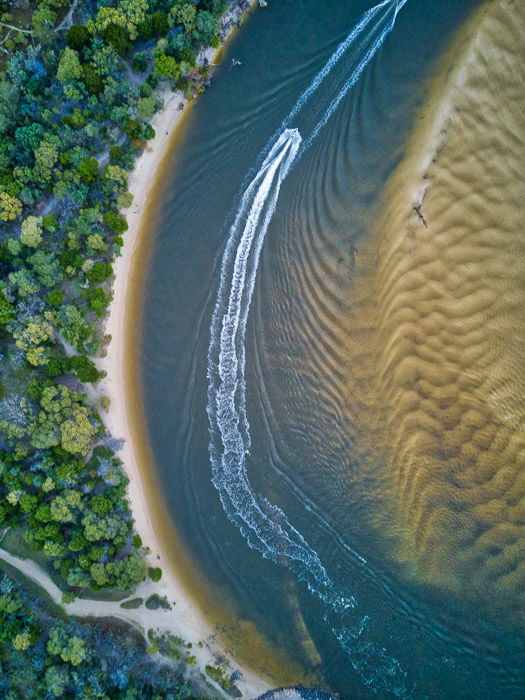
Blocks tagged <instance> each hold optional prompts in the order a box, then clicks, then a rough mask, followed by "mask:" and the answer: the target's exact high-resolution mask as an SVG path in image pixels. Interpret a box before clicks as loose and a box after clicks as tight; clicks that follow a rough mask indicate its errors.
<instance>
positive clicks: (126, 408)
mask: <svg viewBox="0 0 525 700" xmlns="http://www.w3.org/2000/svg"><path fill="white" fill-rule="evenodd" d="M255 4H256V0H250V2H249V6H248V8H245V9H244V10H240V8H239V6H238V5H235V6H234V7H233V8H232V9H230V10H229V11H227V13H226V16H225V17H226V23H228V22H229V26H227V28H226V30H225V36H223V42H222V44H221V46H220V47H219V48H217V49H210V48H208V49H206V50H204V51H202V52H201V54H200V55H199V59H198V63H202V62H203V61H204V60H205V59H206V60H207V61H208V62H209V64H212V63H215V61H216V60H217V59H218V57H219V56H220V55H221V53H222V51H223V50H224V48H225V45H226V43H227V42H228V41H229V40H230V38H231V37H232V36H233V34H234V33H235V29H236V25H237V21H238V20H239V19H240V18H241V17H245V16H246V14H247V12H249V11H250V10H251V9H252V8H253V6H254V5H255ZM223 26H224V25H223ZM221 33H222V32H221ZM212 74H213V69H212V71H211V75H212ZM163 97H164V98H165V102H164V106H163V108H162V109H161V110H160V111H159V112H157V114H155V115H154V117H153V119H152V121H151V124H152V126H153V128H154V129H155V133H156V135H155V137H154V138H153V139H152V140H151V141H149V142H148V144H147V146H146V148H145V149H144V151H143V152H142V153H141V154H140V156H139V157H138V158H137V160H136V162H135V167H134V169H133V170H132V171H131V173H130V175H129V186H128V189H129V191H130V192H131V193H132V194H133V203H132V205H131V207H130V208H129V210H128V212H127V213H126V212H124V213H125V214H126V219H127V222H128V230H127V231H126V232H125V234H124V238H125V244H124V246H123V249H122V255H121V256H120V257H118V258H116V260H115V263H114V281H113V285H112V301H111V303H110V306H109V308H108V313H107V316H106V320H105V334H106V335H108V336H110V337H111V340H110V342H109V344H108V347H107V354H106V356H105V357H103V358H99V359H98V361H97V365H98V367H99V368H100V369H101V370H105V371H106V372H107V376H106V377H105V378H104V379H102V380H101V381H100V382H99V385H98V387H97V389H98V391H97V393H99V394H100V395H106V396H108V397H109V398H110V402H111V403H110V407H109V409H108V411H107V412H106V413H105V414H104V415H103V420H104V424H105V426H106V428H107V429H108V431H109V432H110V433H111V435H112V437H114V438H116V439H117V440H122V439H123V440H124V444H123V445H122V447H121V448H120V449H119V450H118V452H117V454H118V457H119V458H120V459H121V460H122V462H123V469H124V471H125V473H126V475H127V476H128V478H129V484H128V498H129V502H130V506H131V510H132V514H133V518H134V521H135V528H136V531H137V532H138V533H139V534H140V536H141V538H142V543H143V546H144V547H147V548H149V550H150V552H151V553H150V554H148V555H147V557H146V561H147V564H148V566H152V567H153V566H155V567H156V566H160V568H161V569H162V578H161V580H160V582H158V583H154V582H152V581H151V580H149V579H147V580H146V581H145V582H144V583H142V584H140V586H139V587H138V588H137V590H136V591H135V592H134V594H133V595H136V596H140V597H143V598H146V597H148V596H149V595H151V594H152V593H158V594H159V595H161V596H163V595H165V596H166V597H167V598H168V600H169V602H170V603H171V604H172V610H169V611H164V613H163V615H162V620H163V621H164V624H163V625H162V627H163V629H164V630H165V631H168V630H169V631H170V632H171V633H173V634H176V635H177V636H180V637H181V638H183V639H184V640H185V641H186V642H189V643H191V644H192V654H193V655H194V656H195V657H196V659H197V665H196V668H197V669H199V670H201V671H202V672H204V668H205V666H206V665H208V664H210V665H215V664H217V659H219V658H223V659H224V658H226V659H227V661H228V663H229V668H228V672H229V673H234V672H238V673H240V677H239V678H238V680H236V681H235V684H236V685H237V687H238V688H239V690H240V691H241V693H242V697H243V698H248V699H250V698H257V697H258V696H259V695H261V694H263V693H265V692H267V691H268V690H270V689H271V688H272V686H271V685H270V684H269V683H267V682H266V681H264V680H263V679H262V678H260V677H259V676H258V675H256V674H255V673H254V672H253V671H251V670H249V669H248V668H244V667H242V666H241V665H240V664H239V663H238V662H237V661H236V660H235V659H234V658H233V656H232V654H231V653H229V652H228V651H227V650H226V649H225V648H224V646H223V645H221V644H220V643H219V642H218V641H217V638H216V630H214V629H213V628H212V626H211V625H210V624H209V623H208V622H206V620H205V619H204V616H203V614H202V613H201V612H200V611H199V610H198V609H197V607H196V605H194V604H193V601H192V599H191V597H190V596H189V594H188V593H187V592H186V589H185V587H184V586H183V584H182V582H181V580H180V576H179V575H178V573H177V571H176V566H174V564H173V563H172V562H171V561H170V559H169V557H168V556H167V555H166V554H165V552H164V551H163V548H162V545H161V542H160V539H161V538H160V535H159V534H158V533H157V532H156V528H155V524H154V522H153V518H152V515H151V513H150V508H149V504H148V497H147V496H148V491H149V489H148V484H147V475H146V474H145V473H144V469H143V467H141V464H140V462H143V461H144V460H142V459H141V456H142V455H140V454H139V452H140V451H141V450H140V445H139V444H138V443H139V442H140V440H137V435H136V430H135V425H134V423H136V417H135V420H134V419H133V416H132V411H133V403H134V401H133V400H132V386H131V377H130V376H129V375H130V374H131V372H130V365H131V362H130V359H129V357H128V354H127V348H128V341H129V335H130V333H129V329H130V326H131V325H132V324H130V323H129V319H128V317H129V315H131V312H132V311H135V309H133V308H131V307H132V306H133V304H132V300H131V297H132V296H133V286H134V285H133V278H134V271H135V270H137V268H138V266H137V263H138V254H139V253H140V247H141V243H144V240H143V238H144V235H145V234H146V233H147V217H146V214H147V209H148V206H149V205H151V200H150V199H149V198H150V195H151V194H152V193H153V191H154V189H155V186H156V184H157V183H158V182H159V178H160V176H161V173H162V166H163V163H165V162H166V159H167V157H168V156H169V154H170V151H172V148H171V147H172V146H175V141H176V140H177V138H178V137H179V136H180V135H181V132H182V129H183V127H184V122H185V120H186V117H187V116H188V114H189V112H190V109H191V106H192V102H193V100H191V101H190V100H188V99H186V98H185V97H184V96H182V95H181V93H180V92H178V91H177V92H165V93H164V94H163ZM181 102H182V103H183V104H184V108H183V109H180V108H179V105H180V103H181ZM138 276H139V275H138ZM140 277H143V275H140ZM155 505H157V504H155ZM96 605H97V604H94V607H96ZM139 611H140V612H141V613H142V616H141V618H142V619H141V623H142V626H143V627H144V632H145V633H146V632H147V629H148V628H149V627H154V628H155V629H158V628H159V624H158V620H157V619H155V620H153V619H152V620H151V621H149V619H148V618H149V617H150V612H151V611H149V610H147V609H145V608H141V609H140V610H139ZM139 611H137V612H139ZM122 612H127V611H122ZM149 622H153V625H152V624H149ZM199 642H201V643H202V646H201V647H199V646H198V644H199Z"/></svg>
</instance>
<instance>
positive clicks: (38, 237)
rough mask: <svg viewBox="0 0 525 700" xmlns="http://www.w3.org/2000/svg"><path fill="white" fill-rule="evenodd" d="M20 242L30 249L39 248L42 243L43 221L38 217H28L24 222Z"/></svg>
mask: <svg viewBox="0 0 525 700" xmlns="http://www.w3.org/2000/svg"><path fill="white" fill-rule="evenodd" d="M20 242H21V243H23V244H24V245H26V246H28V247H30V248H38V246H39V245H40V244H41V243H42V220H41V219H40V218H39V217H36V216H28V217H27V218H25V219H24V220H23V221H22V234H21V236H20Z"/></svg>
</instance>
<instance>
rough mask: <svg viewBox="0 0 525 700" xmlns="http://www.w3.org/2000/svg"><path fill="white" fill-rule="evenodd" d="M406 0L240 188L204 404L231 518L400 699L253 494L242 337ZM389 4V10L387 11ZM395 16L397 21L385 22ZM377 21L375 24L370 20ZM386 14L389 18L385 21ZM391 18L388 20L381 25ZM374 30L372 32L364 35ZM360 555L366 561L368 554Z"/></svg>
mask: <svg viewBox="0 0 525 700" xmlns="http://www.w3.org/2000/svg"><path fill="white" fill-rule="evenodd" d="M405 2H406V0H398V1H397V2H396V1H395V0H383V2H381V3H379V4H378V5H376V6H375V7H373V8H371V9H370V10H368V11H367V12H366V13H365V14H364V15H363V17H362V18H361V20H360V21H359V22H358V23H357V25H356V26H355V27H354V28H353V30H352V31H351V32H350V34H349V35H348V37H347V38H346V39H345V40H344V41H343V42H342V43H341V44H340V45H339V46H338V47H337V49H336V50H335V52H334V53H333V54H332V56H331V57H330V59H329V60H328V62H327V63H326V64H325V66H324V67H323V68H322V69H321V71H320V72H319V73H318V74H317V75H316V77H315V78H314V79H313V81H312V82H311V83H310V85H309V86H308V88H307V89H306V90H305V91H304V92H303V93H302V94H301V96H300V97H299V99H298V100H297V102H296V103H295V105H294V107H293V108H292V110H291V111H290V113H289V114H288V116H287V117H286V118H285V119H284V121H283V123H282V125H281V128H280V130H279V131H278V132H277V134H276V135H274V137H272V139H270V141H269V142H268V144H267V145H266V147H265V148H264V149H263V151H262V153H261V156H260V159H259V160H260V161H261V164H260V167H259V168H258V171H257V173H256V174H255V176H254V177H253V179H252V180H251V182H250V183H249V185H248V186H247V187H246V189H245V191H244V193H243V194H242V196H241V199H240V203H239V206H238V209H237V212H236V215H235V219H234V222H233V224H232V226H231V228H230V231H229V236H228V240H227V243H226V249H225V251H224V255H223V259H222V265H221V276H220V283H219V289H218V295H217V302H216V305H215V309H214V313H213V317H212V322H211V339H210V346H209V352H208V404H207V413H208V419H209V427H210V446H209V450H210V458H211V467H212V481H213V484H214V486H215V487H216V488H217V490H218V492H219V496H220V499H221V502H222V505H223V508H224V511H225V513H226V515H227V516H228V518H229V519H230V520H231V521H232V522H233V523H234V524H235V525H236V526H237V527H238V528H239V529H240V530H241V532H242V533H243V535H244V537H245V538H246V540H247V541H248V544H249V545H250V547H252V548H254V549H256V550H258V551H259V552H260V553H261V554H262V555H263V556H264V557H266V558H267V559H271V560H272V561H275V562H279V563H281V564H284V565H286V566H287V567H288V568H289V569H291V570H292V571H293V572H294V573H295V574H296V576H297V577H298V578H299V579H300V580H302V581H305V583H306V584H307V586H308V588H309V589H310V591H311V592H312V593H314V594H315V595H317V596H318V597H319V598H320V599H321V600H322V601H323V603H324V604H325V614H324V619H325V621H326V622H327V623H328V624H329V625H330V628H331V629H332V631H333V633H334V635H335V636H336V637H337V639H338V640H339V642H340V644H341V646H342V648H343V649H344V650H345V651H346V652H347V654H348V656H349V658H350V661H351V663H352V665H353V667H354V668H355V669H356V671H357V672H358V673H359V674H360V675H361V677H362V679H363V680H364V682H365V683H366V684H367V685H369V686H370V687H372V688H376V689H384V690H387V691H389V692H391V693H393V694H394V695H397V696H398V697H410V696H411V693H410V692H409V691H407V689H406V685H405V678H406V674H405V672H404V671H403V670H402V669H401V667H400V665H399V663H398V662H397V661H396V659H394V658H392V657H390V656H389V655H388V653H387V652H386V650H385V649H383V648H381V647H379V646H378V645H377V644H375V643H373V642H371V641H367V640H366V628H367V622H368V617H367V616H366V615H363V614H360V613H359V612H358V610H357V601H356V600H355V598H354V596H353V595H352V594H351V592H348V591H341V590H338V589H337V588H336V586H335V585H334V583H333V581H332V580H331V578H330V576H329V574H328V572H327V571H326V569H325V567H324V566H323V564H322V562H321V560H320V558H319V555H318V554H317V552H316V551H315V550H314V549H313V548H312V547H311V546H310V545H309V544H308V543H307V542H306V540H305V539H304V537H303V536H302V535H301V533H300V532H299V531H298V530H297V529H296V528H295V527H294V526H293V525H292V524H291V523H290V522H289V520H288V518H287V517H286V515H285V513H284V512H283V511H282V510H281V509H280V508H278V507H277V506H275V505H273V504H271V503H270V502H269V501H268V500H267V499H266V498H264V497H262V496H260V495H258V494H256V493H255V492H254V491H253V489H252V487H251V485H250V482H249V479H248V475H247V472H246V459H247V454H248V453H249V452H248V451H249V450H250V447H251V438H250V426H249V421H248V416H247V414H246V382H245V335H246V323H247V319H248V313H249V309H250V303H251V300H252V296H253V290H254V286H255V280H256V276H257V268H258V265H259V259H260V254H261V250H262V246H263V243H264V239H265V236H266V232H267V230H268V226H269V224H270V221H271V219H272V216H273V214H274V212H275V208H276V206H277V200H278V197H279V192H280V189H281V185H282V183H283V181H284V180H285V178H286V176H287V175H288V173H289V172H290V169H291V168H292V166H293V165H294V162H296V161H297V159H298V157H299V156H300V155H302V153H304V151H305V150H306V149H307V148H308V146H309V145H310V144H311V143H312V141H313V139H314V138H315V137H316V136H317V135H318V133H319V132H320V130H321V129H322V128H323V126H324V125H325V124H326V123H327V122H328V120H329V119H330V117H331V116H332V114H333V113H334V112H335V110H336V109H337V107H338V106H339V104H340V103H341V101H342V100H343V98H344V97H345V95H346V94H347V93H348V92H349V90H350V89H351V88H352V87H353V86H354V85H355V84H356V83H357V81H358V80H359V77H360V76H361V74H362V72H363V71H364V69H365V67H366V66H367V65H368V63H369V62H370V61H371V60H372V58H373V56H374V55H375V54H376V53H377V51H378V50H379V48H380V46H381V45H382V44H383V42H384V41H385V39H386V36H387V35H388V34H389V32H390V31H391V30H392V28H393V26H394V23H395V19H396V17H397V13H398V12H399V10H400V9H401V7H402V6H403V5H404V4H405ZM382 10H383V13H382V12H381V11H382ZM390 14H392V19H391V21H387V20H388V19H389V17H390ZM374 21H375V24H374ZM385 22H386V24H385ZM384 24H385V26H383V25H384ZM367 30H368V34H367ZM356 41H360V42H361V43H360V45H359V47H358V54H359V51H361V52H362V53H363V55H362V58H360V59H359V58H358V63H357V66H356V67H355V68H354V69H353V70H352V71H351V74H350V75H349V76H348V79H347V80H346V81H345V83H344V85H343V87H342V88H340V89H339V90H338V93H337V95H336V96H335V97H334V98H333V99H331V101H330V102H329V103H328V105H327V106H325V107H324V108H323V110H324V111H323V115H322V117H321V119H320V120H318V121H317V123H316V124H315V126H314V128H313V131H312V132H311V133H310V134H309V135H308V138H307V140H306V141H303V140H302V138H301V135H300V134H299V131H298V130H297V129H290V128H288V127H289V126H290V124H291V123H292V122H293V119H294V118H295V117H296V116H297V115H298V114H299V113H300V112H301V110H302V109H303V108H304V107H305V105H306V104H307V103H308V101H309V100H310V98H311V97H312V95H314V93H315V92H316V91H317V90H318V88H319V87H320V86H321V84H322V83H323V82H324V81H325V80H326V78H327V77H328V76H329V75H330V73H331V72H332V70H333V69H334V67H335V66H336V64H337V63H338V62H339V61H340V60H341V58H342V57H343V56H344V55H345V54H346V53H347V52H348V51H350V50H352V49H353V48H355V43H356ZM356 560H357V561H359V560H360V561H361V562H363V563H364V560H363V559H362V557H359V555H356Z"/></svg>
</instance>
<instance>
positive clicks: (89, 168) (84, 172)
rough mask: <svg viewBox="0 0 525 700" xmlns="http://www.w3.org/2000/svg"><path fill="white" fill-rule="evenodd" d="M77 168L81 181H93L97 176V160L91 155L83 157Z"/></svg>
mask: <svg viewBox="0 0 525 700" xmlns="http://www.w3.org/2000/svg"><path fill="white" fill-rule="evenodd" d="M77 170H78V172H79V174H80V179H81V180H82V182H93V180H96V179H97V177H98V160H97V159H96V158H93V157H90V158H85V159H84V160H83V161H81V162H80V163H79V164H78V166H77Z"/></svg>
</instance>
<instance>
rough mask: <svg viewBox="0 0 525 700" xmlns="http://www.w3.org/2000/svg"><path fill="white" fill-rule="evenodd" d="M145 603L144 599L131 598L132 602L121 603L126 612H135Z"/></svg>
mask: <svg viewBox="0 0 525 700" xmlns="http://www.w3.org/2000/svg"><path fill="white" fill-rule="evenodd" d="M143 602H144V598H131V599H130V600H125V601H124V602H123V603H121V604H120V607H121V608H125V609H126V610H135V609H136V608H140V606H141V605H142V603H143Z"/></svg>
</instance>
